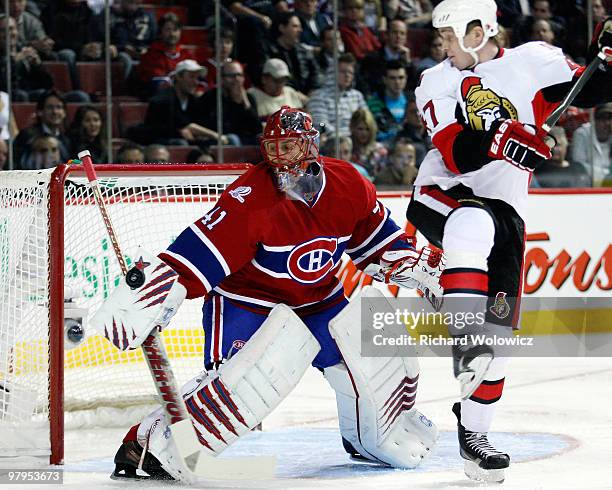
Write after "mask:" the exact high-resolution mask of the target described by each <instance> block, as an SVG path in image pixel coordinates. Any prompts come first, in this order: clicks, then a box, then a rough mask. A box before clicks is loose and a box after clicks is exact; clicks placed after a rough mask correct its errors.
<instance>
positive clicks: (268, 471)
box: [78, 150, 276, 480]
mask: <svg viewBox="0 0 612 490" xmlns="http://www.w3.org/2000/svg"><path fill="white" fill-rule="evenodd" d="M78 157H79V159H80V160H81V162H82V163H83V167H84V169H85V173H86V174H87V180H88V181H89V184H90V186H91V189H92V192H93V195H94V199H95V201H96V204H97V206H98V209H99V210H100V214H101V215H102V220H103V221H104V226H105V227H106V231H107V233H108V236H109V238H110V241H111V243H112V246H113V250H114V252H115V255H116V257H117V261H118V262H119V266H120V267H121V272H122V274H123V275H124V276H125V280H126V282H127V284H128V286H130V287H140V286H142V285H143V284H144V280H145V278H144V274H143V273H142V271H139V270H138V269H135V268H133V269H131V270H128V268H127V263H126V260H125V257H124V256H123V254H122V253H121V248H120V246H119V241H118V240H117V234H116V233H115V229H114V227H113V224H112V222H111V219H110V216H109V214H108V211H107V209H106V205H105V204H104V198H103V197H102V192H101V191H100V186H99V184H98V178H97V175H96V171H95V168H94V166H93V162H92V160H91V154H90V153H89V151H87V150H84V151H82V152H80V153H79V154H78ZM157 331H158V329H157V328H154V329H153V330H152V332H151V334H150V335H149V336H148V337H147V339H146V340H145V341H144V342H143V343H142V351H143V354H144V358H145V359H146V361H147V366H148V368H149V371H150V373H151V377H152V378H153V383H154V384H155V388H156V390H157V394H158V398H159V401H160V403H161V405H162V407H163V408H164V411H165V415H166V420H167V422H168V427H169V429H170V431H171V434H172V439H173V440H174V444H175V446H176V448H177V451H178V453H179V456H180V458H181V459H182V462H183V465H184V467H185V468H187V469H188V470H189V471H190V472H191V473H192V474H193V476H194V477H202V478H210V479H219V480H227V479H231V480H233V479H269V478H273V477H274V469H275V464H276V459H275V458H274V457H252V458H233V459H220V458H213V457H212V456H209V455H208V454H205V453H203V452H202V450H201V449H202V446H201V445H200V443H199V441H198V438H197V435H196V432H195V428H194V427H193V424H192V423H191V419H190V417H189V414H188V413H187V409H186V407H185V403H184V401H183V397H182V396H181V395H180V391H179V390H178V388H177V383H176V379H175V377H174V373H173V371H172V367H171V366H170V363H169V361H168V354H167V353H166V350H165V348H164V345H163V343H162V341H161V339H160V338H159V337H158V336H157V335H156V333H157Z"/></svg>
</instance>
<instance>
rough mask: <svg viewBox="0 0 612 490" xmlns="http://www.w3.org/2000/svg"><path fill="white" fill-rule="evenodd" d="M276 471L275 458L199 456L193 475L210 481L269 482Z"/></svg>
mask: <svg viewBox="0 0 612 490" xmlns="http://www.w3.org/2000/svg"><path fill="white" fill-rule="evenodd" d="M275 469H276V457H274V456H257V457H253V458H232V459H224V458H213V457H211V456H208V455H207V454H203V453H201V454H200V458H199V459H198V464H197V466H196V469H195V474H196V475H197V476H198V477H201V478H206V479H212V480H271V479H273V478H274V471H275Z"/></svg>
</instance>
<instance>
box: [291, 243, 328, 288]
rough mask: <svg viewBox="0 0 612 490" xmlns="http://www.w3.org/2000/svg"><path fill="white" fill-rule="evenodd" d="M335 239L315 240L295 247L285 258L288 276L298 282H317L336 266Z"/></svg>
mask: <svg viewBox="0 0 612 490" xmlns="http://www.w3.org/2000/svg"><path fill="white" fill-rule="evenodd" d="M337 250H338V239H337V238H315V239H314V240H310V241H308V242H305V243H302V244H300V245H297V246H296V247H295V248H294V249H293V250H292V251H291V253H290V254H289V257H288V258H287V270H288V272H289V275H290V276H291V277H292V278H293V279H295V280H296V281H298V282H301V283H305V284H311V283H314V282H317V281H319V280H320V279H322V278H323V277H325V275H326V274H327V273H328V272H329V271H331V270H332V269H333V268H334V266H335V265H336V260H335V256H336V255H337V254H336V252H337Z"/></svg>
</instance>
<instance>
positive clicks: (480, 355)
mask: <svg viewBox="0 0 612 490" xmlns="http://www.w3.org/2000/svg"><path fill="white" fill-rule="evenodd" d="M455 338H456V339H460V338H461V339H466V340H467V343H466V345H453V371H454V373H455V378H457V381H459V385H460V389H461V399H462V400H466V399H467V398H469V397H470V396H471V395H472V393H474V391H475V390H476V388H478V386H479V385H480V383H481V382H482V380H483V378H484V377H485V374H486V373H487V370H488V369H489V365H490V364H491V361H492V360H493V357H494V355H493V349H491V347H489V346H488V345H485V344H474V343H473V342H472V340H471V336H469V335H466V336H461V337H455Z"/></svg>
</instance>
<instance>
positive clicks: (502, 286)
mask: <svg viewBox="0 0 612 490" xmlns="http://www.w3.org/2000/svg"><path fill="white" fill-rule="evenodd" d="M466 208H469V209H466ZM485 213H486V214H485ZM406 217H407V218H408V220H409V221H410V222H411V223H412V224H413V225H414V226H416V228H417V229H418V230H419V231H420V232H421V233H422V234H423V235H424V236H425V238H427V239H428V240H429V241H430V242H431V243H432V244H434V245H436V246H438V247H442V246H443V245H444V247H446V249H447V250H445V252H447V254H448V257H449V259H448V261H449V263H448V267H447V269H446V270H445V271H444V273H443V274H442V278H441V280H440V282H441V284H442V285H443V286H444V290H445V291H444V295H445V297H453V296H455V297H461V296H486V297H487V310H486V311H487V314H486V320H487V322H489V323H493V324H497V325H503V326H506V327H508V328H517V325H518V319H519V308H520V296H521V292H522V278H523V256H524V251H525V225H524V222H523V220H522V219H521V217H520V216H519V215H518V214H517V212H516V211H515V210H514V208H512V206H510V205H509V204H507V203H506V202H503V201H500V200H497V199H489V198H483V197H480V196H476V195H474V193H473V192H472V190H471V189H470V188H468V187H466V186H464V185H461V184H460V185H457V186H455V187H452V188H450V189H447V190H443V189H441V188H440V187H438V186H435V185H433V186H421V187H417V188H415V191H414V193H413V197H412V199H411V201H410V204H409V205H408V210H407V211H406ZM489 218H490V219H489ZM466 252H467V253H466ZM479 253H480V254H481V256H480V260H479V258H478V254H479ZM451 256H452V258H453V259H452V260H451ZM475 256H476V258H474V257H475ZM506 363H507V359H505V358H502V357H497V358H495V359H494V360H493V362H492V363H491V366H490V367H489V370H488V372H487V375H486V376H485V378H484V381H483V382H482V384H481V385H480V386H479V387H478V388H477V389H476V391H475V392H474V393H473V395H472V396H471V397H470V398H469V399H468V400H465V401H463V402H462V404H461V422H462V424H463V425H464V426H465V427H466V428H467V429H468V430H472V431H476V432H488V430H489V427H490V425H491V422H492V419H493V413H494V407H495V404H496V402H497V401H498V400H499V399H500V398H501V395H502V390H503V386H504V379H505V367H506Z"/></svg>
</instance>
